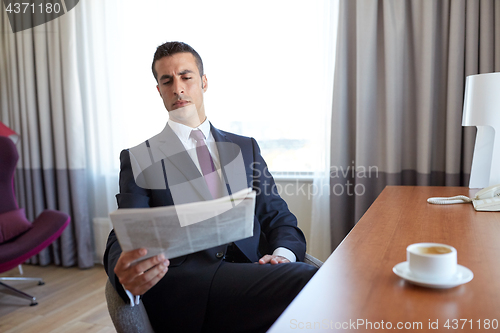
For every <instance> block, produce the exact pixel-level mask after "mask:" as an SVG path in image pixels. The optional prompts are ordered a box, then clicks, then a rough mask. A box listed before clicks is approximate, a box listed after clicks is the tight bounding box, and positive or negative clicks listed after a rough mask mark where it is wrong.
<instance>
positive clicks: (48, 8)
mask: <svg viewBox="0 0 500 333" xmlns="http://www.w3.org/2000/svg"><path fill="white" fill-rule="evenodd" d="M5 11H6V12H8V13H9V14H12V13H14V14H20V13H22V14H25V13H32V14H35V11H36V13H40V14H43V13H47V14H51V13H56V14H58V13H59V12H60V11H61V5H60V4H58V3H55V4H51V3H46V4H45V6H44V4H43V3H41V4H39V5H38V6H35V4H34V3H29V2H15V3H9V5H8V6H7V8H5Z"/></svg>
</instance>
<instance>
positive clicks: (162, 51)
mask: <svg viewBox="0 0 500 333" xmlns="http://www.w3.org/2000/svg"><path fill="white" fill-rule="evenodd" d="M183 52H188V53H191V54H192V55H193V56H194V59H195V60H196V66H198V72H200V76H203V61H201V57H200V55H199V54H198V52H196V51H195V49H193V48H192V47H191V46H189V45H188V44H186V43H183V42H166V43H164V44H162V45H160V46H158V47H157V48H156V52H155V56H154V58H153V64H152V65H151V69H152V70H153V75H154V77H155V80H156V82H158V78H157V75H158V73H156V69H155V63H156V61H157V60H160V59H161V58H163V57H168V56H171V55H174V54H176V53H183Z"/></svg>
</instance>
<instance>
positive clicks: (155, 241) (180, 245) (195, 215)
mask: <svg viewBox="0 0 500 333" xmlns="http://www.w3.org/2000/svg"><path fill="white" fill-rule="evenodd" d="M254 210H255V191H252V189H251V188H248V189H244V190H241V191H239V192H237V193H235V194H232V195H229V196H227V197H223V198H219V199H215V200H210V201H200V202H194V203H189V204H182V205H176V206H165V207H153V208H121V209H118V210H116V211H114V212H112V213H111V214H109V216H110V218H111V221H112V223H113V227H114V230H115V233H116V236H117V237H118V242H119V243H120V246H121V247H122V250H123V251H131V250H134V249H138V248H146V249H147V250H148V254H147V255H146V257H143V258H141V260H143V259H146V258H149V257H152V256H155V255H157V254H160V253H163V254H164V255H165V257H166V258H169V259H172V258H176V257H180V256H183V255H186V254H190V253H194V252H198V251H202V250H206V249H209V248H211V247H214V246H218V245H222V244H227V243H230V242H235V241H238V240H240V239H243V238H247V237H251V236H252V235H253V221H254Z"/></svg>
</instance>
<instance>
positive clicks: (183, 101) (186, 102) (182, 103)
mask: <svg viewBox="0 0 500 333" xmlns="http://www.w3.org/2000/svg"><path fill="white" fill-rule="evenodd" d="M187 104H189V101H186V100H184V99H181V100H178V101H177V102H175V103H174V107H177V108H180V107H183V106H186V105H187Z"/></svg>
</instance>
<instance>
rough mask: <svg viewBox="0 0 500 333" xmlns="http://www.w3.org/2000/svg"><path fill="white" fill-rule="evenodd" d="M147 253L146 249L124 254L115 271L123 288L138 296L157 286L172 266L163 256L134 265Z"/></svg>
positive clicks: (119, 259)
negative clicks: (169, 266)
mask: <svg viewBox="0 0 500 333" xmlns="http://www.w3.org/2000/svg"><path fill="white" fill-rule="evenodd" d="M146 253H147V250H146V249H137V250H133V251H129V252H122V254H121V255H120V258H118V261H117V263H116V266H115V269H114V271H115V274H116V276H117V277H118V279H119V280H120V283H121V284H122V286H123V287H124V288H125V289H126V290H128V291H130V292H131V293H132V294H133V295H136V296H139V295H142V294H144V293H145V292H146V291H148V290H149V289H151V288H152V287H153V286H154V285H155V284H157V283H158V281H160V279H161V278H162V277H163V276H164V275H165V273H167V271H168V265H170V261H169V260H168V259H165V256H164V255H163V254H159V255H157V256H154V257H151V258H148V259H146V260H143V261H139V262H136V263H134V264H132V261H134V260H136V259H139V258H141V257H144V256H145V255H146Z"/></svg>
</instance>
